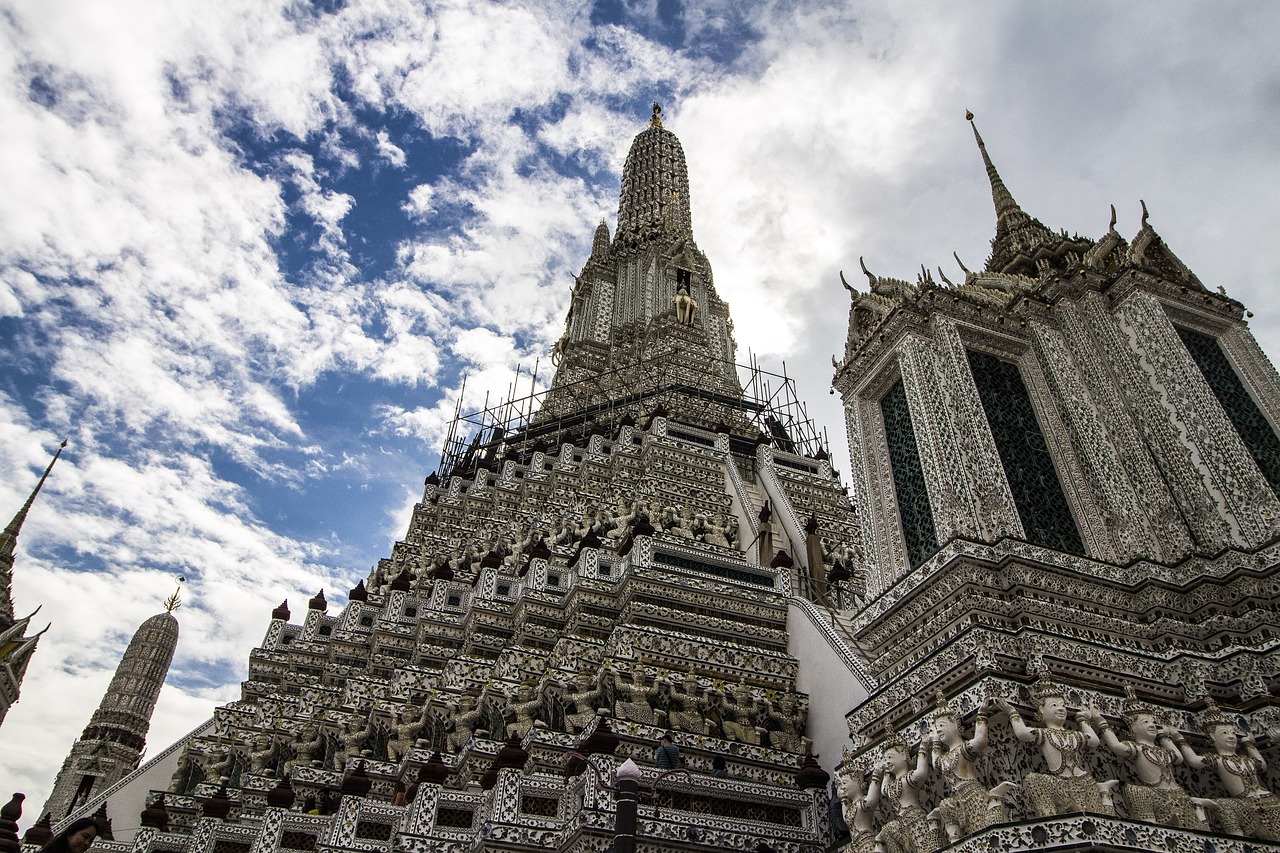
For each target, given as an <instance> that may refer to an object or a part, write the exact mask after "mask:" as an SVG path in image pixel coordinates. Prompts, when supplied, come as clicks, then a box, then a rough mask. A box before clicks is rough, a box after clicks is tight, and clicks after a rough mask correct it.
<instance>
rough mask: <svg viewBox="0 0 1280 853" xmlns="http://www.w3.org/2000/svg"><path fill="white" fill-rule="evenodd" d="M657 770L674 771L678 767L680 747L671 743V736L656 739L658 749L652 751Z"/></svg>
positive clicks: (666, 735)
mask: <svg viewBox="0 0 1280 853" xmlns="http://www.w3.org/2000/svg"><path fill="white" fill-rule="evenodd" d="M654 757H655V758H656V759H657V761H658V769H659V770H675V769H676V768H677V767H679V766H680V747H678V746H676V745H675V744H674V743H672V742H671V735H669V734H665V735H663V736H662V737H660V738H658V748H657V749H655V750H654Z"/></svg>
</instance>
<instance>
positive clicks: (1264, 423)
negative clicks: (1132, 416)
mask: <svg viewBox="0 0 1280 853" xmlns="http://www.w3.org/2000/svg"><path fill="white" fill-rule="evenodd" d="M1174 328H1175V329H1176V330H1177V332H1178V337H1180V338H1182V343H1183V344H1185V345H1186V347H1187V352H1189V353H1191V358H1192V360H1194V361H1195V363H1196V366H1197V367H1199V368H1200V372H1201V373H1203V374H1204V379H1205V382H1208V383H1209V388H1210V390H1212V391H1213V396H1215V397H1217V398H1218V402H1219V403H1221V404H1222V408H1223V410H1224V411H1225V412H1226V413H1227V418H1228V419H1230V421H1231V425H1232V426H1233V427H1235V428H1236V433H1237V434H1238V435H1239V436H1240V440H1241V441H1242V442H1244V446H1245V449H1246V450H1248V451H1249V455H1250V456H1252V457H1253V461H1254V462H1256V463H1257V465H1258V469H1259V470H1261V471H1262V476H1263V477H1265V478H1266V480H1267V483H1268V484H1269V485H1270V486H1271V490H1272V491H1273V492H1275V493H1276V494H1277V495H1280V439H1277V438H1276V433H1275V430H1273V429H1272V428H1271V423H1270V421H1268V420H1267V416H1266V415H1264V414H1263V413H1262V410H1261V409H1259V408H1258V404H1257V403H1256V402H1255V401H1254V399H1253V397H1252V396H1251V395H1250V394H1249V391H1248V389H1246V388H1245V387H1244V383H1243V382H1241V381H1240V376H1239V374H1237V373H1236V371H1235V368H1233V367H1232V366H1231V362H1230V360H1228V358H1227V354H1226V353H1225V352H1223V351H1222V345H1221V344H1220V343H1218V341H1217V340H1215V339H1214V338H1211V337H1209V336H1208V335H1202V334H1200V333H1199V332H1196V331H1192V330H1191V329H1184V328H1182V327H1181V326H1174Z"/></svg>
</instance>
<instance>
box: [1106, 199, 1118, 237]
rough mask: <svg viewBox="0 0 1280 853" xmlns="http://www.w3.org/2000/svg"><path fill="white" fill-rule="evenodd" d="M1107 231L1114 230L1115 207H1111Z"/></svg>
mask: <svg viewBox="0 0 1280 853" xmlns="http://www.w3.org/2000/svg"><path fill="white" fill-rule="evenodd" d="M1107 230H1108V231H1114V230H1116V206H1115V205H1114V204H1113V205H1111V224H1110V225H1108V226H1107Z"/></svg>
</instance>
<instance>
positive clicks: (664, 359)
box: [533, 104, 748, 430]
mask: <svg viewBox="0 0 1280 853" xmlns="http://www.w3.org/2000/svg"><path fill="white" fill-rule="evenodd" d="M661 113H662V110H661V108H660V107H659V106H658V105H657V104H654V105H653V117H652V118H651V119H650V121H649V127H648V128H646V129H645V130H644V131H643V132H642V133H641V134H640V135H639V136H637V137H636V138H635V141H633V142H632V143H631V150H630V151H629V152H628V153H627V159H626V163H625V165H624V166H623V168H622V192H621V197H620V200H619V202H618V226H617V234H616V235H614V238H613V240H612V241H610V239H609V227H608V225H606V224H605V223H604V221H603V220H601V222H600V225H599V227H598V228H597V229H596V233H595V239H594V240H593V241H592V247H591V257H590V258H589V259H588V261H587V263H586V265H585V266H584V267H583V270H582V273H581V274H580V275H579V276H578V278H577V279H576V281H575V283H574V288H573V301H572V304H571V305H570V307H569V314H568V316H567V317H566V318H565V331H564V335H563V336H562V337H561V338H560V340H559V342H557V343H556V347H555V351H554V353H553V359H554V361H555V363H556V366H557V370H556V374H555V378H554V380H553V381H552V392H551V394H550V395H548V397H547V399H546V401H545V402H544V403H543V404H542V406H541V408H540V409H539V411H538V413H537V414H536V415H535V416H534V417H533V424H534V425H535V426H536V425H539V424H546V423H549V422H551V421H553V420H555V421H557V422H558V423H559V424H560V425H561V426H565V425H567V424H568V422H570V421H573V422H577V421H582V422H584V423H585V422H587V421H589V420H594V421H595V422H597V423H598V424H599V425H600V426H601V427H603V426H605V424H607V423H612V422H616V420H617V419H618V418H619V417H621V416H623V415H625V414H626V413H631V414H633V415H634V414H636V413H637V412H638V411H639V410H638V409H637V406H636V402H637V401H638V400H639V399H640V397H642V396H643V397H644V399H645V400H646V403H647V406H648V408H650V409H652V408H655V407H657V406H661V407H662V408H664V409H665V410H666V411H667V412H668V414H670V415H671V416H672V417H674V418H678V419H679V420H682V421H685V422H688V423H693V424H697V425H699V426H702V427H704V428H710V427H713V426H715V425H716V424H718V423H723V424H725V425H729V424H733V425H735V426H737V427H738V429H739V430H744V429H747V428H748V426H747V422H746V420H745V419H744V418H743V416H742V415H741V397H742V387H741V386H740V385H739V383H738V373H737V368H736V366H735V364H734V354H735V351H736V345H735V343H734V340H733V321H732V320H731V319H730V318H729V305H728V303H726V302H724V301H723V300H721V299H720V297H719V296H718V295H717V294H716V289H715V285H714V281H713V278H712V275H711V264H710V263H709V262H708V261H707V257H706V255H704V254H703V253H702V252H701V251H700V250H699V249H698V244H697V243H696V242H694V239H693V219H692V215H691V212H690V207H689V173H688V170H687V168H686V167H685V159H684V150H683V149H682V148H681V147H680V140H679V139H677V138H676V135H675V134H674V133H672V132H671V131H669V130H667V129H666V128H665V127H663V125H662V118H661Z"/></svg>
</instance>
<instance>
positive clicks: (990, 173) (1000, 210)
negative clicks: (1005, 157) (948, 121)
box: [964, 110, 1026, 225]
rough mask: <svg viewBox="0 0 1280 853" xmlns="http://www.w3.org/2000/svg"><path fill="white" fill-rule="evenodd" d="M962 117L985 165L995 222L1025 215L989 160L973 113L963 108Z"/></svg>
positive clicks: (999, 222) (1005, 222) (989, 157)
mask: <svg viewBox="0 0 1280 853" xmlns="http://www.w3.org/2000/svg"><path fill="white" fill-rule="evenodd" d="M964 117H965V118H966V119H968V121H969V126H970V127H972V128H973V138H974V139H975V140H977V142H978V150H979V151H981V152H982V162H983V163H984V164H985V165H986V167H987V178H988V180H990V181H991V200H992V201H993V202H995V206H996V224H997V225H1001V224H1007V223H1008V221H1009V220H1010V219H1012V218H1014V217H1015V216H1017V215H1018V214H1021V215H1022V216H1024V217H1025V216H1026V214H1025V213H1023V211H1022V208H1020V207H1018V203H1017V202H1016V201H1014V199H1013V193H1011V192H1009V188H1008V187H1006V186H1005V185H1004V181H1003V180H1001V178H1000V173H999V172H997V171H996V166H995V164H994V163H992V162H991V155H989V154H987V146H986V143H984V142H983V141H982V134H980V133H978V125H977V124H976V123H975V122H974V120H973V113H972V112H969V111H968V110H965V114H964Z"/></svg>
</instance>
